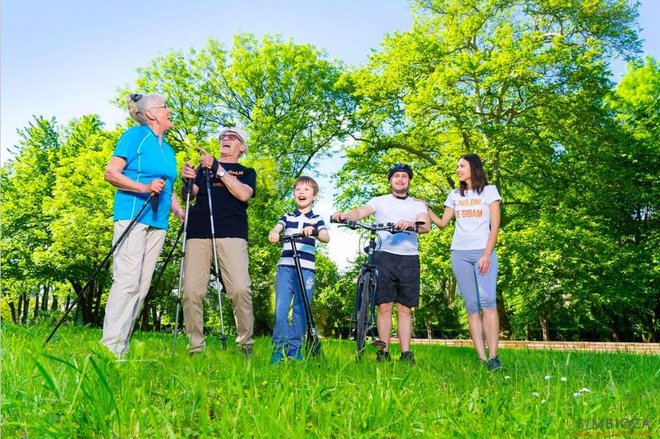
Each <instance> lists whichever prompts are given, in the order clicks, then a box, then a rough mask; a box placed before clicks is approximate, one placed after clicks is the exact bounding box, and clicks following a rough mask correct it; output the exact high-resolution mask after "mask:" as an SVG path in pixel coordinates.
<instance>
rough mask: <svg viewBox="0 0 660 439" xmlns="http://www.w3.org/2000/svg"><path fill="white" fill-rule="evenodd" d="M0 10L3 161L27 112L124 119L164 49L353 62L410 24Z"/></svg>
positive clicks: (332, 3)
mask: <svg viewBox="0 0 660 439" xmlns="http://www.w3.org/2000/svg"><path fill="white" fill-rule="evenodd" d="M0 6H1V12H0V29H1V37H0V82H1V86H0V135H1V142H2V145H1V146H2V148H1V151H0V160H1V162H2V163H4V161H5V160H6V159H7V158H8V157H10V153H8V148H9V147H11V146H12V145H15V144H16V143H18V135H17V134H16V131H17V130H18V129H21V128H24V127H25V126H27V124H28V123H29V122H30V121H31V120H32V116H33V115H42V116H44V117H47V118H51V117H55V118H56V119H57V121H58V122H59V123H66V122H68V121H69V120H70V119H73V118H77V117H80V116H83V115H85V114H92V113H93V114H98V115H99V116H101V120H103V121H104V122H105V123H106V127H107V128H113V127H114V126H115V125H116V124H117V123H120V122H122V121H123V120H124V118H125V116H126V112H125V110H124V109H120V108H117V107H116V106H114V104H112V103H111V102H110V101H111V99H112V98H114V97H115V96H116V95H117V90H118V89H119V88H120V87H122V86H129V85H130V84H132V83H133V82H134V80H135V78H136V73H135V72H136V69H137V68H138V67H141V66H144V65H146V64H147V63H148V62H149V61H150V60H151V59H153V58H154V57H156V56H158V55H163V54H166V53H167V52H169V51H171V50H181V51H187V50H188V49H190V48H193V47H194V48H200V47H202V46H203V45H204V44H205V42H206V41H207V40H208V39H209V38H214V39H216V40H218V41H220V42H222V43H224V45H225V46H226V47H231V44H232V36H233V35H234V34H237V33H252V34H254V35H255V36H256V37H257V38H260V37H262V36H264V35H266V34H280V35H282V36H283V37H285V38H292V39H293V41H294V42H296V43H301V44H306V43H311V44H313V45H314V46H316V47H317V48H320V49H324V50H325V51H326V52H327V53H328V56H329V57H330V58H331V59H341V60H343V61H344V62H345V63H347V64H349V65H358V64H363V63H364V62H365V61H366V60H367V57H368V55H369V54H370V53H371V52H372V51H373V50H375V49H377V48H378V47H379V45H380V43H381V42H382V40H383V38H384V36H385V35H386V34H388V33H390V34H391V33H394V32H396V31H405V30H408V29H410V27H411V24H412V19H411V13H410V6H409V3H408V1H407V0H239V1H227V0H159V1H154V0H143V1H135V0H131V1H128V0H109V1H108V0H103V1H100V0H59V1H52V0H2V2H1V4H0ZM658 17H660V0H643V1H641V7H640V19H639V24H640V27H641V28H642V31H641V37H642V38H643V39H644V40H645V42H644V46H643V52H644V53H645V54H648V55H651V56H654V57H655V58H656V59H660V30H659V28H658V26H657V24H656V23H655V21H656V20H657V18H658ZM613 72H614V73H613V79H614V80H617V79H618V78H620V77H621V76H622V75H623V73H624V72H625V64H624V63H622V62H618V61H615V62H614V63H613ZM322 170H323V171H325V172H330V171H332V169H327V167H326V168H322ZM332 195H333V194H332V193H331V191H327V190H326V191H323V189H322V197H321V199H320V200H319V202H318V203H317V205H316V206H315V210H316V211H317V213H319V214H321V215H322V216H323V217H324V218H328V217H329V215H330V214H331V213H332V212H333V211H334V209H333V207H332ZM333 227H334V226H333ZM333 232H336V233H333V237H332V240H331V243H330V245H329V252H330V257H331V258H332V259H333V260H335V262H337V263H338V264H339V265H340V267H345V266H346V265H347V261H346V259H347V258H350V257H352V256H354V252H353V251H351V250H350V249H357V242H356V240H355V233H354V232H339V231H336V230H333Z"/></svg>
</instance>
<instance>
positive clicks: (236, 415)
mask: <svg viewBox="0 0 660 439" xmlns="http://www.w3.org/2000/svg"><path fill="white" fill-rule="evenodd" d="M49 329H50V328H49V327H29V328H23V327H17V326H12V325H3V327H2V431H1V433H2V437H3V438H4V437H6V438H10V437H11V438H13V437H28V438H42V437H58V438H59V437H61V438H71V437H81V438H87V437H104V438H113V437H116V438H133V437H145V438H152V437H153V438H161V437H162V438H167V437H172V438H178V437H199V438H215V437H258V438H262V437H265V438H267V437H273V438H289V437H294V438H297V437H321V438H332V437H337V438H339V437H342V438H343V437H360V438H363V437H391V438H406V437H475V438H477V437H479V438H484V437H485V438H489V437H526V438H535V437H605V436H608V437H611V436H621V437H631V436H644V437H658V436H660V417H659V416H658V414H659V411H660V409H659V403H658V401H659V400H660V384H659V383H660V357H659V356H651V355H629V354H615V353H609V354H605V353H584V352H579V353H578V352H552V351H526V350H503V351H502V352H501V353H500V357H501V358H502V360H503V363H504V366H505V369H504V370H502V371H499V372H495V373H491V372H489V371H488V370H486V369H485V368H484V367H483V366H481V365H480V364H478V362H477V360H476V358H475V355H474V353H473V351H472V349H469V348H449V347H442V346H429V345H423V346H422V345H420V346H413V348H414V349H413V350H414V351H415V353H416V356H417V361H418V363H417V365H416V366H409V365H406V364H402V363H399V362H398V361H394V362H393V363H391V364H376V363H375V361H374V360H373V358H374V352H373V351H369V352H368V356H367V357H366V358H365V359H364V360H363V361H361V362H356V361H355V356H354V349H355V347H354V346H355V345H354V344H353V343H351V342H350V341H341V340H324V342H323V351H324V357H323V358H322V359H321V360H317V359H310V360H304V361H302V362H287V363H285V364H281V365H277V366H270V365H269V364H268V360H269V357H270V339H267V338H261V339H258V340H257V341H256V343H255V353H254V356H253V357H252V359H251V360H249V361H248V360H246V359H245V358H244V357H243V356H242V355H241V354H240V353H239V352H238V351H237V350H236V349H235V347H234V346H233V345H232V346H230V347H229V349H228V350H226V351H222V350H220V349H219V347H218V343H217V339H216V340H213V339H211V340H209V341H210V343H211V345H210V346H209V347H208V349H207V351H206V352H205V353H204V354H203V355H198V356H195V357H188V356H187V355H186V352H185V337H179V338H178V344H177V352H176V355H174V356H172V353H171V348H172V336H171V334H149V333H136V335H135V337H134V339H133V342H132V347H131V353H130V354H129V356H128V358H127V360H126V361H124V362H117V361H115V360H114V359H113V358H112V357H111V356H109V355H108V354H107V353H106V352H105V351H104V349H102V348H101V347H100V346H99V345H98V340H99V339H100V331H98V330H92V329H85V328H80V327H78V328H75V327H65V328H61V329H60V331H59V332H58V334H57V336H56V338H55V339H54V340H53V341H51V343H50V344H49V345H48V347H47V348H46V349H44V348H43V347H42V343H43V341H44V339H45V337H46V335H47V333H48V331H49ZM394 349H395V347H393V350H394ZM395 358H398V353H397V355H396V356H395Z"/></svg>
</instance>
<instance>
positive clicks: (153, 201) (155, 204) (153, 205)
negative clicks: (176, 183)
mask: <svg viewBox="0 0 660 439" xmlns="http://www.w3.org/2000/svg"><path fill="white" fill-rule="evenodd" d="M160 180H163V181H164V182H166V181H167V176H165V175H164V176H162V177H160ZM152 195H153V198H152V199H151V209H152V210H153V211H154V212H158V200H159V198H160V193H158V194H157V193H155V192H154V193H152Z"/></svg>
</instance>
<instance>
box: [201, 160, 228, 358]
mask: <svg viewBox="0 0 660 439" xmlns="http://www.w3.org/2000/svg"><path fill="white" fill-rule="evenodd" d="M203 172H204V173H205V176H206V194H207V196H208V199H209V214H210V217H211V218H210V219H211V247H213V264H214V268H215V290H216V291H217V292H218V306H219V307H220V328H221V331H222V335H220V343H221V344H222V349H223V350H226V349H227V336H226V335H225V318H224V316H223V314H222V290H221V288H220V279H219V277H220V276H219V273H220V270H219V269H218V250H217V249H216V248H215V224H214V223H213V202H212V201H211V170H210V169H208V168H204V170H203Z"/></svg>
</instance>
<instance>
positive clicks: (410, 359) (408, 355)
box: [399, 351, 415, 365]
mask: <svg viewBox="0 0 660 439" xmlns="http://www.w3.org/2000/svg"><path fill="white" fill-rule="evenodd" d="M399 361H403V362H405V363H408V364H410V365H414V364H415V355H414V354H413V353H412V352H410V351H406V352H401V357H400V358H399Z"/></svg>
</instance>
